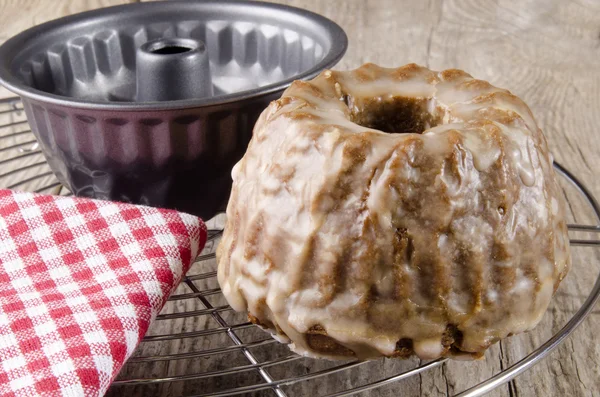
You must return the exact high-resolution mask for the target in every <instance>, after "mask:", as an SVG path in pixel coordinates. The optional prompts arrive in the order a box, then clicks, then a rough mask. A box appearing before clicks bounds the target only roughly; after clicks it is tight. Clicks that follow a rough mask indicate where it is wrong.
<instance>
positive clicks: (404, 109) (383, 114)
mask: <svg viewBox="0 0 600 397" xmlns="http://www.w3.org/2000/svg"><path fill="white" fill-rule="evenodd" d="M342 100H343V102H344V103H345V104H346V105H347V106H348V108H349V109H350V120H351V121H352V122H354V123H356V124H358V125H360V126H363V127H366V128H371V129H375V130H379V131H383V132H387V133H390V134H402V133H405V134H408V133H412V134H422V133H423V132H424V131H425V130H428V129H429V128H432V127H435V126H436V125H439V124H440V123H441V121H442V120H441V116H440V115H438V114H434V113H437V112H435V110H434V113H432V112H430V111H429V110H428V109H429V107H430V101H431V99H427V98H408V97H390V98H381V97H376V98H363V99H360V100H358V99H356V98H353V97H352V96H348V95H344V96H343V97H342Z"/></svg>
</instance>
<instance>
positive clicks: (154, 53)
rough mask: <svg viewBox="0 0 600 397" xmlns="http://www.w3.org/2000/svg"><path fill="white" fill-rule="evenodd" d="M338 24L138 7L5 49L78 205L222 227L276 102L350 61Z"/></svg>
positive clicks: (32, 119) (263, 13)
mask: <svg viewBox="0 0 600 397" xmlns="http://www.w3.org/2000/svg"><path fill="white" fill-rule="evenodd" d="M346 47H347V37H346V35H345V33H344V32H343V30H342V29H341V28H340V27H339V26H338V25H336V24H335V23H333V22H332V21H330V20H328V19H326V18H324V17H322V16H319V15H317V14H314V13H311V12H308V11H305V10H301V9H297V8H293V7H287V6H281V5H275V4H268V3H258V2H245V1H218V0H215V1H199V2H184V1H169V2H156V3H137V4H130V5H124V6H117V7H110V8H105V9H100V10H95V11H90V12H85V13H81V14H77V15H73V16H69V17H66V18H61V19H57V20H55V21H51V22H48V23H45V24H42V25H39V26H36V27H34V28H32V29H29V30H27V31H25V32H22V33H20V34H18V35H17V36H15V37H13V38H11V39H10V40H8V41H7V42H6V43H4V44H3V45H2V46H1V47H0V83H2V84H3V85H4V86H6V87H7V88H8V89H9V90H11V91H14V92H15V93H17V94H19V95H20V96H21V98H22V99H23V104H24V107H25V111H26V114H27V119H28V121H29V123H30V124H31V128H32V130H33V132H34V134H35V136H36V138H37V140H38V142H39V144H40V146H41V148H42V151H43V153H44V155H45V157H46V159H47V160H48V163H49V164H50V167H51V168H52V171H53V172H54V173H55V174H56V176H57V177H58V179H59V180H60V181H61V182H62V183H63V184H64V185H66V186H67V187H68V188H69V189H70V190H71V191H72V192H73V193H74V194H75V195H78V196H85V197H94V198H98V199H107V200H116V201H125V202H133V203H140V204H145V205H151V206H156V207H166V208H174V209H178V210H181V211H185V212H189V213H192V214H196V215H199V216H202V217H204V218H206V219H208V218H211V217H212V216H213V215H214V214H215V213H216V212H217V211H218V210H221V209H223V208H224V206H225V204H226V202H227V199H228V197H229V191H230V188H231V176H230V173H231V168H232V167H233V165H234V164H235V163H236V162H237V161H238V160H239V159H240V158H241V157H242V155H243V153H244V151H245V150H246V147H247V145H248V142H249V140H250V137H251V135H252V127H253V126H254V123H255V121H256V119H257V118H258V116H259V114H260V113H261V111H262V110H263V109H264V108H265V107H266V106H267V105H268V103H269V102H270V101H272V100H274V99H276V98H278V97H279V96H280V95H281V93H282V91H283V90H284V89H285V88H286V87H287V86H288V85H289V84H290V83H291V82H292V81H293V80H298V79H307V78H312V77H314V76H315V75H317V74H318V73H319V72H320V71H321V70H323V69H325V68H329V67H332V66H333V65H334V64H336V63H337V62H338V61H339V59H340V58H341V57H342V56H343V54H344V53H345V51H346Z"/></svg>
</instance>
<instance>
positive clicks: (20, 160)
mask: <svg viewBox="0 0 600 397" xmlns="http://www.w3.org/2000/svg"><path fill="white" fill-rule="evenodd" d="M554 166H555V169H556V171H557V173H558V174H559V175H560V176H561V186H563V190H564V191H565V194H566V196H567V200H568V202H569V204H570V205H569V207H570V208H571V218H572V219H573V220H574V222H573V223H570V224H569V231H570V235H571V246H572V250H573V262H574V263H573V269H574V270H575V269H577V268H578V266H580V265H582V263H581V262H582V260H581V258H588V257H589V256H588V257H586V256H585V255H589V250H590V249H592V250H594V249H598V248H600V240H599V239H598V237H597V236H599V235H600V234H599V233H600V206H599V205H598V202H597V201H596V199H595V198H594V197H593V196H592V194H591V193H590V192H589V190H588V189H587V188H586V187H585V186H584V185H583V184H582V183H581V182H580V181H579V179H578V178H577V177H576V176H575V175H573V174H572V173H571V172H569V171H568V170H567V169H566V168H565V167H563V166H561V165H559V164H556V163H555V165H554ZM0 188H9V189H16V190H28V191H34V192H39V193H49V194H62V195H69V194H70V193H69V192H68V190H66V189H65V188H63V187H62V185H61V184H60V183H59V182H58V181H57V180H56V178H55V177H54V175H53V174H52V172H51V171H50V168H49V167H48V165H47V163H46V161H45V160H44V158H43V156H42V154H41V151H40V149H39V147H38V145H37V143H36V140H35V137H34V136H33V134H32V133H31V130H30V128H29V126H28V124H27V120H26V118H25V114H24V111H23V107H22V105H21V103H20V101H19V99H18V98H9V99H4V100H0ZM573 202H579V203H580V205H579V206H573V205H571V203H573ZM573 208H579V210H578V211H574V209H573ZM574 212H578V213H574ZM575 220H576V221H575ZM208 224H209V227H210V231H209V238H208V242H207V245H206V248H205V250H204V251H203V252H202V254H201V255H200V256H199V257H198V259H197V261H196V262H195V264H194V265H193V266H192V268H191V270H190V271H189V273H188V275H187V276H186V277H185V279H184V280H183V282H182V283H181V285H180V286H179V287H178V289H177V290H176V291H175V293H174V294H173V295H172V296H171V297H170V298H169V301H168V302H167V305H166V306H165V308H164V309H163V311H162V312H161V314H160V315H159V316H158V317H157V319H156V321H155V322H154V323H153V325H152V326H151V328H150V330H149V332H148V334H147V335H146V337H145V338H144V340H143V342H142V343H141V344H140V346H139V348H138V350H137V351H136V353H135V354H134V355H133V356H132V358H131V359H130V360H129V361H128V363H127V364H126V365H125V367H124V368H123V370H122V371H121V373H120V374H119V376H118V377H117V379H116V380H115V381H114V383H113V385H112V387H111V389H110V390H109V392H108V394H107V395H108V396H122V395H130V396H132V397H133V396H146V395H169V396H171V395H186V396H230V395H248V396H250V395H253V396H257V395H260V396H262V395H267V396H268V395H275V396H280V397H283V396H304V395H315V394H318V395H326V396H330V397H334V396H335V397H339V396H348V395H354V394H358V393H363V392H369V391H370V392H372V393H375V390H382V389H385V390H388V392H389V391H390V390H391V391H392V393H393V394H395V393H394V392H397V391H399V390H401V391H402V392H403V394H408V393H409V392H407V390H408V391H410V390H412V389H411V387H413V386H414V384H415V382H416V381H415V379H417V380H418V385H416V386H414V387H415V389H414V390H418V389H416V387H417V386H418V387H419V388H420V387H422V385H421V384H422V383H423V378H422V377H424V376H426V375H425V373H426V372H430V371H436V368H437V370H438V371H439V369H440V367H441V368H442V372H441V373H442V374H443V376H444V377H445V376H446V375H445V373H444V371H443V368H444V367H445V366H446V365H449V364H450V362H449V361H448V360H447V359H439V360H435V361H429V362H422V361H420V360H418V359H416V358H412V359H408V360H385V359H381V360H375V361H369V362H357V361H343V362H329V361H324V360H312V359H308V358H304V357H301V356H298V355H295V354H293V353H291V352H290V351H289V350H288V349H287V348H286V347H285V346H283V345H281V344H279V343H277V342H276V341H275V340H274V339H272V338H270V337H269V336H268V334H266V333H264V332H262V331H261V330H259V329H258V328H256V327H255V326H253V325H252V324H251V323H249V322H248V321H247V319H246V318H245V315H244V314H243V313H235V312H234V311H233V310H232V309H231V308H230V307H229V306H228V305H227V302H226V301H225V299H224V297H223V295H222V294H221V291H220V289H219V286H218V284H217V281H216V263H215V248H216V244H217V243H218V240H219V238H220V236H221V233H222V225H223V224H224V215H223V214H221V215H219V216H217V217H216V218H214V219H212V220H210V221H209V222H208ZM584 250H588V252H587V253H585V252H584V253H583V254H581V253H580V252H579V251H584ZM594 258H596V259H595V263H596V265H597V267H598V268H600V266H598V265H600V264H598V263H597V262H598V260H597V256H595V257H594ZM584 265H585V266H588V268H589V266H590V263H587V264H584ZM578 273H579V272H577V271H572V272H571V273H570V274H569V276H568V277H567V279H566V280H565V281H564V282H563V283H566V282H569V280H570V279H572V278H575V277H577V276H576V275H577V274H578ZM595 277H596V279H593V278H592V280H590V281H589V282H588V285H589V288H587V290H586V291H589V293H587V294H584V295H582V296H581V297H580V299H579V301H578V300H577V299H576V298H573V299H574V300H575V301H574V302H571V303H570V305H572V306H573V307H574V310H573V311H572V312H569V313H572V314H570V315H569V316H567V317H566V318H565V319H564V321H562V322H560V324H555V323H556V321H557V319H552V321H550V320H548V321H546V319H547V318H548V317H551V316H553V315H552V312H553V311H552V310H549V312H548V313H547V314H546V315H545V317H544V320H542V323H544V322H545V321H546V323H545V324H546V325H544V326H541V325H540V326H538V327H537V328H536V329H535V330H534V331H532V333H530V334H532V335H535V336H536V337H535V338H533V339H532V340H539V341H541V342H539V343H537V344H536V345H535V346H533V348H530V349H528V350H527V351H524V352H523V354H522V355H521V356H520V357H514V359H513V360H511V361H507V360H504V361H503V360H502V359H501V361H500V365H499V366H498V365H497V363H496V364H494V362H495V361H494V359H493V358H490V357H489V356H490V355H492V353H493V352H492V353H490V352H488V354H486V360H485V361H483V362H476V363H463V364H462V365H463V366H470V367H469V368H471V369H472V368H475V370H476V371H475V372H476V374H479V375H478V376H479V379H475V378H477V376H475V377H474V379H473V384H471V385H468V386H467V387H465V388H463V390H462V391H460V392H459V393H458V394H455V395H457V396H469V397H474V396H480V395H483V394H485V393H487V392H489V391H491V390H493V389H494V388H496V387H498V386H500V385H502V384H504V383H506V382H509V381H511V380H512V379H513V378H514V377H515V376H517V375H519V374H520V373H522V372H524V371H526V370H527V369H529V368H530V367H532V366H534V365H535V364H536V363H538V362H539V361H540V360H542V359H543V358H544V357H545V356H547V355H548V354H549V353H550V352H551V351H552V350H554V349H555V348H556V347H557V346H558V345H559V344H560V343H561V342H562V341H563V340H564V339H565V338H566V337H567V336H568V335H570V334H571V333H572V332H573V330H574V329H575V328H576V327H577V326H578V325H579V324H580V323H581V322H582V321H583V320H584V319H585V318H586V316H587V315H588V314H589V313H590V312H591V310H592V308H593V306H594V304H595V303H596V301H597V300H598V297H599V296H600V277H599V276H597V275H596V276H595ZM573 282H579V281H577V280H575V281H573ZM592 283H593V285H592ZM584 284H585V283H584ZM578 285H579V284H578ZM561 288H562V286H561ZM560 291H561V289H560V288H559V292H557V295H558V294H559V293H560ZM567 295H568V294H567ZM556 299H557V297H555V299H554V301H553V304H554V302H555V301H556ZM558 320H560V319H558ZM548 329H549V330H550V331H547V332H545V331H544V330H548ZM538 334H539V335H538ZM519 337H521V338H523V336H516V337H512V338H509V339H508V340H507V341H509V342H505V341H502V342H501V343H500V344H498V345H496V346H494V347H492V348H491V349H490V351H494V350H495V351H496V353H499V355H500V357H501V358H502V357H503V356H504V355H505V353H506V350H507V349H508V346H507V343H511V341H512V340H513V339H515V340H516V341H517V342H518V341H519V340H518V338H519ZM544 340H545V342H543V341H544ZM496 353H494V354H496ZM457 365H459V364H457ZM482 368H483V370H481V369H482ZM482 374H483V375H482ZM411 382H412V383H411ZM411 385H412V386H411ZM446 387H448V386H447V384H446ZM446 391H447V393H446V394H447V395H449V394H450V391H449V390H448V389H447V390H446ZM511 395H512V394H511Z"/></svg>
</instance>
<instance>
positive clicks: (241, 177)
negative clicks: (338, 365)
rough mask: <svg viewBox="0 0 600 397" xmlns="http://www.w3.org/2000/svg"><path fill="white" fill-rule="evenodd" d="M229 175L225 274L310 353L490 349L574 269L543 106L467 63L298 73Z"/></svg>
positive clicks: (475, 352) (230, 294)
mask: <svg viewBox="0 0 600 397" xmlns="http://www.w3.org/2000/svg"><path fill="white" fill-rule="evenodd" d="M232 175H233V180H234V182H233V190H232V194H231V199H230V202H229V206H228V209H227V225H226V228H225V232H224V235H223V238H222V240H221V244H220V245H219V248H218V251H217V259H218V265H219V268H218V277H219V283H220V284H221V287H222V289H223V293H224V294H225V296H226V298H227V299H228V301H229V303H230V304H231V305H232V306H233V307H234V309H236V310H247V311H249V313H250V317H249V318H250V319H251V321H253V322H254V323H256V324H259V325H261V326H263V327H264V328H266V329H268V330H269V331H270V332H272V333H273V334H274V336H275V337H277V338H278V339H280V340H281V341H283V342H286V343H290V347H291V348H292V349H293V350H294V351H297V352H299V353H301V354H305V355H309V356H316V357H327V358H347V357H357V358H361V359H362V358H373V357H378V356H388V357H407V356H410V355H412V354H416V355H418V356H419V357H421V358H424V359H427V358H436V357H440V356H451V357H458V356H460V357H467V358H474V357H480V356H481V355H482V354H483V353H484V352H485V350H486V349H487V348H488V347H489V346H490V345H491V344H492V343H495V342H496V341H498V340H499V339H501V338H504V337H506V336H508V335H511V334H515V333H519V332H523V331H526V330H530V329H532V328H533V327H534V326H535V325H536V324H537V323H538V322H539V320H540V319H541V317H542V315H543V313H544V312H545V310H546V308H547V306H548V304H549V301H550V299H551V297H552V294H553V293H554V291H555V290H556V288H557V287H558V285H559V283H560V281H561V280H562V279H563V277H564V276H565V275H566V273H567V271H568V269H569V267H570V259H569V246H568V237H567V228H566V223H565V219H564V202H563V201H564V198H563V196H562V195H561V193H560V191H559V188H558V186H557V183H556V180H555V175H554V172H553V169H552V160H551V156H550V154H549V152H548V148H547V144H546V141H545V139H544V136H543V135H542V132H541V130H540V129H539V128H538V127H537V125H536V122H535V120H534V119H533V116H532V114H531V112H530V110H529V109H528V107H527V106H526V105H525V104H524V103H523V102H522V101H521V100H520V99H519V98H517V97H516V96H514V95H512V94H511V93H510V92H508V91H506V90H503V89H499V88H496V87H493V86H492V85H490V84H489V83H487V82H485V81H481V80H476V79H473V78H472V77H471V76H470V75H468V74H466V73H464V72H462V71H459V70H446V71H443V72H434V71H431V70H429V69H426V68H423V67H419V66H417V65H414V64H411V65H406V66H404V67H401V68H398V69H385V68H380V67H378V66H375V65H372V64H367V65H364V66H363V67H361V68H359V69H357V70H355V71H351V72H334V71H325V72H323V73H322V74H321V75H319V76H318V77H317V78H315V79H314V80H313V81H310V82H295V83H293V84H292V86H291V87H290V88H289V89H288V90H286V92H285V93H284V95H283V96H282V98H281V99H279V100H278V101H275V102H273V103H272V104H271V105H270V106H269V107H268V108H267V109H266V110H265V111H264V112H263V114H262V116H261V117H260V119H259V121H258V122H257V124H256V127H255V130H254V136H253V139H252V141H251V143H250V146H249V147H248V151H247V153H246V155H245V156H244V158H243V159H242V160H241V161H240V162H239V163H238V164H237V165H236V167H235V168H234V170H233V173H232Z"/></svg>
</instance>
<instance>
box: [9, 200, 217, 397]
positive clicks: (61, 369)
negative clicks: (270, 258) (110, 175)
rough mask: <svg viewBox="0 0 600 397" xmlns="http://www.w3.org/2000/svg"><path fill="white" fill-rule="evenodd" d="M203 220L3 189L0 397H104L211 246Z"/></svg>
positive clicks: (129, 206) (184, 215) (139, 208)
mask: <svg viewBox="0 0 600 397" xmlns="http://www.w3.org/2000/svg"><path fill="white" fill-rule="evenodd" d="M205 242H206V226H205V225H204V223H203V222H202V220H200V219H199V218H197V217H194V216H191V215H187V214H182V213H179V212H177V211H173V210H164V209H156V208H149V207H143V206H137V205H132V204H123V203H114V202H108V201H97V200H92V199H84V198H71V197H59V196H48V195H39V194H33V193H23V192H13V191H9V190H0V396H61V395H63V396H102V395H104V393H105V392H106V390H107V389H108V387H109V386H110V383H111V381H112V380H113V378H114V377H115V376H116V375H117V374H118V372H119V370H120V369H121V367H122V365H123V364H124V363H125V361H126V360H127V358H128V357H129V356H130V355H131V354H132V353H133V351H134V350H135V348H136V346H137V345H138V344H139V342H140V341H141V339H142V338H143V336H144V334H145V333H146V331H147V330H148V327H149V325H150V323H151V322H152V320H153V319H154V318H155V317H156V315H157V314H158V313H159V312H160V310H161V309H162V307H163V306H164V304H165V303H166V301H167V298H168V297H169V295H170V294H171V293H172V292H173V290H174V289H175V288H176V287H177V285H178V284H179V282H180V280H181V278H182V277H183V275H185V273H186V272H187V270H188V269H189V267H190V265H191V263H192V262H193V260H194V259H195V258H196V256H197V255H198V253H199V252H200V251H201V250H202V248H203V247H204V243H205Z"/></svg>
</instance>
